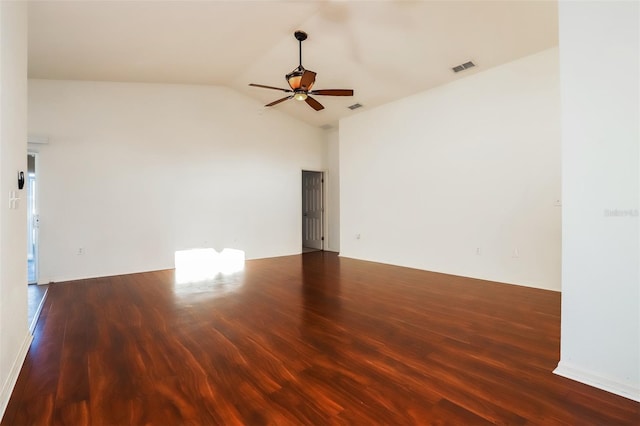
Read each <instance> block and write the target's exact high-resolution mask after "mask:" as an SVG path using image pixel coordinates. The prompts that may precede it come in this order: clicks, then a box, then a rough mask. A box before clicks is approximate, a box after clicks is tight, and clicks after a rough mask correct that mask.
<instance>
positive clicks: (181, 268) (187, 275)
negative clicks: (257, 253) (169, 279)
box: [175, 248, 245, 284]
mask: <svg viewBox="0 0 640 426" xmlns="http://www.w3.org/2000/svg"><path fill="white" fill-rule="evenodd" d="M244 260H245V254H244V251H243V250H237V249H231V248H225V249H224V250H222V251H221V252H220V253H218V252H217V251H216V250H215V249H212V248H203V249H190V250H178V251H176V253H175V265H176V278H175V279H176V284H186V283H193V282H198V281H207V280H212V279H215V278H216V277H218V276H220V275H231V274H234V273H236V272H240V271H242V270H243V269H244Z"/></svg>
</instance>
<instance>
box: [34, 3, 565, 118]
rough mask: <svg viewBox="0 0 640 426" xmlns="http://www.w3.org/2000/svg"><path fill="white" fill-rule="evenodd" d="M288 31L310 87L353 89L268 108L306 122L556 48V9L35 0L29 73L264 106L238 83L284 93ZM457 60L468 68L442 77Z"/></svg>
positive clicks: (270, 94) (273, 95) (259, 92)
mask: <svg viewBox="0 0 640 426" xmlns="http://www.w3.org/2000/svg"><path fill="white" fill-rule="evenodd" d="M298 29H300V30H304V31H305V32H307V33H308V34H309V38H308V40H307V41H305V42H304V43H303V58H302V61H303V65H304V66H305V68H307V69H310V70H313V71H315V72H317V73H318V76H317V78H316V84H315V86H314V88H315V89H351V88H352V89H354V90H355V96H354V97H353V98H350V97H346V98H345V97H327V96H318V97H317V100H319V101H320V102H321V103H322V104H324V106H325V109H324V110H322V111H319V112H316V111H314V110H312V109H311V108H310V107H309V106H307V105H306V104H305V103H304V102H297V101H295V100H290V101H287V102H284V103H282V104H279V105H277V106H275V107H273V108H277V109H278V110H281V111H283V112H285V113H287V114H289V115H291V116H294V117H296V118H298V119H300V120H303V121H305V122H307V123H309V124H311V125H314V126H323V125H327V124H329V125H336V123H337V121H338V120H339V119H340V118H342V117H345V116H348V115H350V114H356V113H357V112H358V111H362V110H364V109H366V108H372V107H375V106H377V105H380V104H383V103H387V102H390V101H393V100H396V99H399V98H402V97H405V96H408V95H410V94H412V93H416V92H420V91H423V90H426V89H429V88H432V87H435V86H438V85H441V84H445V83H447V82H450V81H453V80H455V79H458V78H464V77H466V76H469V75H472V74H474V73H476V72H481V71H482V70H486V69H488V68H490V67H494V66H496V65H500V64H503V63H506V62H509V61H512V60H514V59H517V58H520V57H523V56H526V55H529V54H532V53H535V52H538V51H541V50H544V49H547V48H550V47H552V46H555V45H557V43H558V19H557V3H556V1H545V0H539V1H525V0H511V1H484V0H476V1H452V0H447V1H355V0H353V1H330V0H324V1H270V0H261V1H238V0H235V1H233V0H227V1H148V0H147V1H89V0H85V1H43V2H30V3H29V76H30V77H32V78H48V79H74V80H106V81H130V82H154V83H185V84H205V85H222V86H228V87H230V88H233V89H235V90H237V91H239V92H241V93H244V94H246V95H248V96H250V97H252V98H254V99H257V100H258V101H260V102H261V103H268V102H271V101H273V100H275V99H279V98H281V97H282V96H283V94H282V93H281V92H278V91H275V90H267V89H259V88H253V87H249V86H248V83H260V84H266V85H270V86H278V87H283V88H284V87H287V86H286V82H285V80H284V75H285V74H286V73H288V72H289V71H291V70H292V69H294V68H295V67H296V66H297V65H298V45H297V43H298V42H297V40H296V39H295V38H294V37H293V32H294V31H295V30H298ZM468 60H473V62H475V63H476V65H477V66H476V67H475V68H471V69H469V70H467V71H464V72H462V73H460V74H455V73H453V71H452V70H451V67H453V66H455V65H458V64H461V63H463V62H466V61H468ZM355 102H359V103H361V104H363V105H364V106H365V107H364V108H363V109H361V110H358V111H350V110H349V109H348V108H347V106H348V105H351V104H353V103H355ZM257 109H258V108H257ZM259 109H260V110H262V108H259ZM254 112H255V111H254ZM248 113H249V111H248Z"/></svg>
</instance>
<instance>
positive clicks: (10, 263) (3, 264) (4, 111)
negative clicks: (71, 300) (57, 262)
mask: <svg viewBox="0 0 640 426" xmlns="http://www.w3.org/2000/svg"><path fill="white" fill-rule="evenodd" d="M0 95H1V96H0V99H1V100H0V418H1V417H2V415H3V414H4V410H5V409H6V407H7V403H8V402H9V397H10V395H11V391H12V390H13V386H14V384H15V381H16V380H17V378H18V374H19V372H20V367H21V366H22V362H23V360H24V357H25V355H26V353H27V349H28V347H29V344H30V342H31V335H30V333H29V329H28V326H27V288H26V287H27V213H26V191H25V190H22V191H18V184H17V172H18V170H24V171H25V173H26V170H27V8H26V4H25V3H23V2H5V1H2V2H0ZM11 191H16V193H17V195H19V197H20V198H21V200H20V201H18V204H17V205H16V206H15V207H16V208H11V204H10V202H9V193H10V192H11Z"/></svg>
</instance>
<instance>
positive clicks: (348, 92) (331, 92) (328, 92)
mask: <svg viewBox="0 0 640 426" xmlns="http://www.w3.org/2000/svg"><path fill="white" fill-rule="evenodd" d="M309 93H311V94H313V95H322V96H353V90H352V89H325V90H312V91H311V92H309Z"/></svg>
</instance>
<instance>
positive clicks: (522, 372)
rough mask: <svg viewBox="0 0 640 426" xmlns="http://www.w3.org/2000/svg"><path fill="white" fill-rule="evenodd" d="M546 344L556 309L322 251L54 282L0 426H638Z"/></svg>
mask: <svg viewBox="0 0 640 426" xmlns="http://www.w3.org/2000/svg"><path fill="white" fill-rule="evenodd" d="M559 337H560V294H559V293H556V292H551V291H544V290H537V289H531V288H525V287H518V286H511V285H505V284H496V283H491V282H486V281H480V280H473V279H467V278H460V277H456V276H450V275H442V274H436V273H429V272H424V271H419V270H413V269H406V268H401V267H394V266H388V265H381V264H375V263H369V262H362V261H356V260H352V259H344V258H338V257H337V256H336V255H335V254H331V253H326V252H316V253H308V254H305V255H300V256H289V257H282V258H274V259H264V260H252V261H248V262H247V263H246V269H245V271H244V272H242V273H239V274H237V275H234V276H231V277H226V278H220V279H216V280H212V281H209V282H204V283H199V284H189V285H177V284H174V272H173V271H172V270H168V271H159V272H149V273H142V274H133V275H125V276H117V277H109V278H98V279H91V280H84V281H77V282H68V283H58V284H53V285H51V286H50V287H49V294H48V297H47V300H46V302H45V306H44V308H43V310H42V314H41V317H40V320H39V322H38V324H37V327H36V330H35V336H34V341H33V344H32V346H31V349H30V351H29V354H28V356H27V359H26V361H25V364H24V366H23V368H22V372H21V374H20V377H19V379H18V383H17V385H16V387H15V390H14V392H13V395H12V397H11V400H10V402H9V406H8V407H7V410H6V413H5V415H4V418H3V420H2V425H53V424H66V425H85V424H93V425H147V424H152V425H183V424H189V425H211V424H229V425H231V424H247V425H259V424H292V425H300V424H313V425H323V424H363V425H372V424H388V425H399V424H421V425H428V424H434V425H435V424H438V425H440V424H452V425H484V424H505V425H507V424H508V425H522V424H533V425H556V424H566V425H632V424H633V425H638V424H639V420H640V404H638V403H636V402H633V401H631V400H628V399H625V398H622V397H618V396H615V395H612V394H609V393H607V392H604V391H601V390H598V389H595V388H592V387H589V386H586V385H583V384H580V383H577V382H573V381H571V380H568V379H565V378H563V377H559V376H556V375H554V374H553V373H552V370H553V369H554V368H555V367H556V365H557V362H558V357H559ZM594 344H595V343H594Z"/></svg>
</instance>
